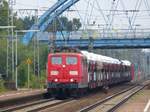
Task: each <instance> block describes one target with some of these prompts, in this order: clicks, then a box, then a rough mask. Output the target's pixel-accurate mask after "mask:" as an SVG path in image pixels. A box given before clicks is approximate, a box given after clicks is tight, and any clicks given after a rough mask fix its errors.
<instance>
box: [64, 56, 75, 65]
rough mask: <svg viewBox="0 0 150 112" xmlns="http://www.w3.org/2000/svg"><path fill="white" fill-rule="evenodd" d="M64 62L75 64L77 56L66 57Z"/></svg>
mask: <svg viewBox="0 0 150 112" xmlns="http://www.w3.org/2000/svg"><path fill="white" fill-rule="evenodd" d="M66 64H67V65H75V64H77V57H71V56H69V57H66Z"/></svg>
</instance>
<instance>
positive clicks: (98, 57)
mask: <svg viewBox="0 0 150 112" xmlns="http://www.w3.org/2000/svg"><path fill="white" fill-rule="evenodd" d="M81 53H82V54H83V55H84V56H86V57H87V59H88V60H93V61H100V62H105V63H112V64H120V63H121V62H120V61H119V60H118V59H115V58H111V57H107V56H103V55H99V54H95V53H90V52H88V51H81Z"/></svg>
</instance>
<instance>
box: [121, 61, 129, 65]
mask: <svg viewBox="0 0 150 112" xmlns="http://www.w3.org/2000/svg"><path fill="white" fill-rule="evenodd" d="M121 62H122V63H123V65H126V66H131V62H130V61H128V60H121Z"/></svg>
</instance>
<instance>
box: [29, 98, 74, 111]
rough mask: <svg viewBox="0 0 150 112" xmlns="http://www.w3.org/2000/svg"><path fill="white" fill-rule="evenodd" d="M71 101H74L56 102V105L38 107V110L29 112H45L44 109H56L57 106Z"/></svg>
mask: <svg viewBox="0 0 150 112" xmlns="http://www.w3.org/2000/svg"><path fill="white" fill-rule="evenodd" d="M70 101H72V99H67V100H63V101H60V102H56V103H53V104H48V105H46V106H42V107H37V108H36V109H32V110H29V111H28V112H37V111H41V110H44V109H47V108H51V107H54V106H57V105H61V104H64V103H68V102H70Z"/></svg>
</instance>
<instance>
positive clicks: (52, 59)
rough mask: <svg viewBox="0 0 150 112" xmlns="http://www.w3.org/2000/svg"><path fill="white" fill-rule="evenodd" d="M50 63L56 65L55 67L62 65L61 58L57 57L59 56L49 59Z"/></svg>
mask: <svg viewBox="0 0 150 112" xmlns="http://www.w3.org/2000/svg"><path fill="white" fill-rule="evenodd" d="M51 62H52V64H54V65H55V64H56V65H60V64H62V57H59V56H55V57H52V58H51Z"/></svg>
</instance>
